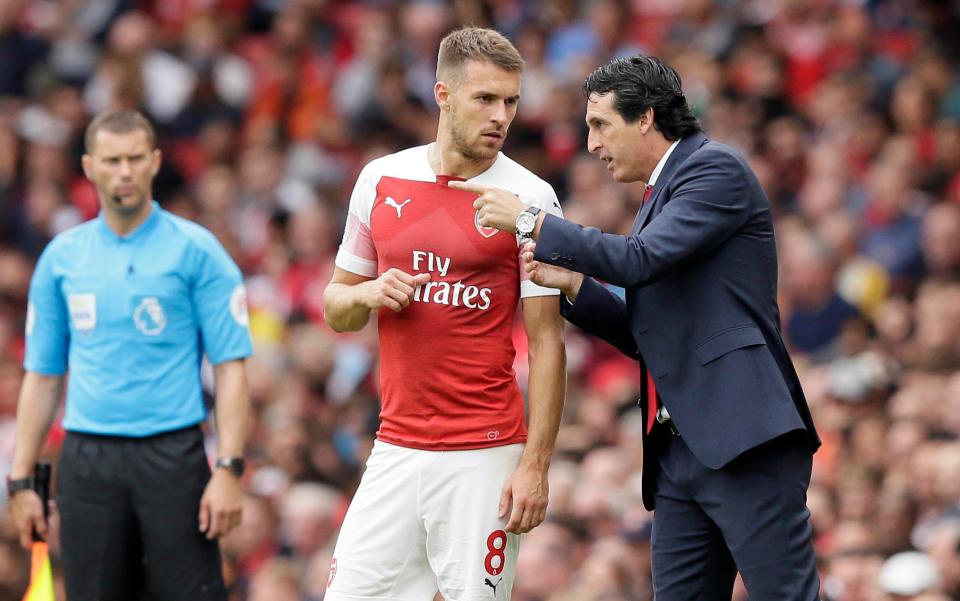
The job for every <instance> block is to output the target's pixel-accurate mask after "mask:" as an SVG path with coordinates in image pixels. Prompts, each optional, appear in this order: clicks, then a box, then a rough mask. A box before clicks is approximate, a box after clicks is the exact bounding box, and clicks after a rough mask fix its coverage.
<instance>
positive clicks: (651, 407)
mask: <svg viewBox="0 0 960 601" xmlns="http://www.w3.org/2000/svg"><path fill="white" fill-rule="evenodd" d="M651 196H653V186H647V188H646V189H645V190H644V191H643V204H644V205H646V204H647V201H648V200H650V197H651ZM644 367H645V368H646V369H645V370H644V371H646V372H647V382H646V386H647V434H649V433H650V430H652V429H653V424H654V422H655V421H656V419H657V384H656V382H654V381H653V374H652V373H650V368H649V367H646V365H644Z"/></svg>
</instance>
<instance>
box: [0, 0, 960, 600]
mask: <svg viewBox="0 0 960 601" xmlns="http://www.w3.org/2000/svg"><path fill="white" fill-rule="evenodd" d="M461 24H476V25H484V26H490V27H494V28H496V29H498V30H500V31H502V32H503V33H505V34H506V35H508V36H509V37H510V38H511V39H512V40H513V41H514V42H515V44H516V45H517V47H518V48H519V50H520V52H521V54H522V55H523V57H524V59H525V60H526V63H527V65H526V70H525V72H524V75H523V89H522V96H523V98H522V101H521V103H520V110H519V115H518V117H517V119H516V121H515V122H514V124H513V126H512V128H511V132H510V135H509V138H508V141H507V146H506V152H507V153H508V154H509V155H511V156H512V157H513V158H515V159H516V160H518V161H519V162H520V163H522V164H524V165H525V166H526V167H528V168H530V169H531V170H533V171H534V172H535V173H537V174H540V175H541V176H542V177H544V178H545V179H546V180H548V181H549V182H550V183H551V184H553V185H554V186H555V188H556V189H557V191H558V194H559V196H560V199H561V201H562V203H563V208H564V212H565V213H566V215H567V216H568V217H569V218H570V219H572V220H574V221H577V222H580V223H585V224H589V225H594V226H597V227H600V228H602V229H604V230H605V231H609V232H618V233H624V232H626V231H628V230H629V228H630V226H631V224H632V221H633V218H634V215H635V213H636V210H637V207H638V206H639V203H640V202H641V199H642V184H641V185H640V186H639V187H632V188H631V187H624V186H621V185H617V184H615V183H614V182H613V181H612V179H611V178H610V177H609V175H608V174H607V173H605V169H604V167H603V165H602V164H601V163H600V161H598V160H597V159H596V158H594V157H591V156H589V155H588V154H586V152H585V140H586V130H585V126H584V123H583V111H584V99H583V96H582V92H581V89H580V87H581V84H582V82H583V78H584V76H585V75H586V74H587V73H588V72H589V71H590V70H591V69H592V68H593V67H595V66H596V65H598V64H600V63H602V62H605V61H606V60H608V59H609V58H611V57H613V56H619V55H626V54H634V53H644V54H653V55H656V56H659V57H662V58H663V59H665V60H666V61H667V62H669V63H671V64H672V65H674V66H675V67H676V68H677V70H678V71H679V72H680V74H681V75H682V77H683V83H684V90H685V93H686V96H687V98H688V100H689V102H690V103H691V105H692V106H693V107H695V110H696V112H697V115H698V117H699V118H700V119H701V120H702V122H703V124H704V126H705V129H706V131H707V133H708V135H709V136H711V137H713V138H714V139H717V140H720V141H723V142H726V143H728V144H731V145H733V146H734V147H736V148H737V149H738V150H739V151H740V152H742V153H743V154H744V155H745V156H746V157H747V158H748V160H749V162H750V164H751V166H752V167H753V169H754V170H755V171H756V173H757V175H758V177H759V178H760V179H761V183H762V184H763V185H764V187H765V189H766V191H767V194H768V196H769V198H770V201H771V206H772V210H773V211H774V214H775V216H776V223H777V236H778V247H779V258H780V268H781V277H780V303H781V309H782V323H783V328H784V332H785V336H786V338H787V340H788V344H789V346H790V348H791V351H792V354H793V357H794V360H795V361H796V363H797V366H798V370H799V372H800V376H801V380H802V382H803V384H804V389H805V391H806V394H807V398H808V401H809V403H810V406H811V409H812V411H813V413H814V417H815V420H816V423H817V426H818V428H819V431H820V434H821V435H822V437H823V438H824V446H823V448H822V449H821V450H820V451H819V452H818V453H817V455H816V457H815V462H814V475H813V482H812V484H811V486H810V491H809V498H808V503H809V507H810V510H811V519H812V523H813V527H814V533H815V547H816V550H817V554H818V558H819V562H820V568H821V574H822V579H823V595H824V598H825V599H828V600H830V601H896V600H903V599H914V600H918V601H919V600H922V601H951V600H953V601H957V600H960V38H958V36H957V32H958V31H960V9H958V8H957V5H956V3H948V2H935V1H933V0H928V1H924V0H742V1H738V0H720V1H712V0H683V1H675V0H582V1H578V0H557V1H549V2H548V1H546V0H487V1H462V0H451V1H449V2H441V1H438V0H413V1H409V2H399V1H391V0H377V1H370V2H346V1H337V0H287V1H279V0H154V1H147V0H144V1H135V0H61V1H53V0H8V1H6V2H2V3H0V471H2V472H3V473H6V472H7V471H9V463H10V459H11V452H12V448H13V427H14V426H13V424H14V419H15V410H16V398H17V392H18V389H19V383H20V379H21V376H22V367H21V361H22V353H23V336H22V332H23V328H24V316H25V310H26V296H27V287H28V283H29V278H30V275H31V270H32V266H33V265H34V262H35V261H36V258H37V256H38V255H39V253H40V251H41V250H42V249H43V247H44V245H45V243H46V242H47V241H49V240H50V238H51V237H52V236H53V235H55V234H56V233H58V232H60V231H62V230H64V229H66V228H68V227H70V226H72V225H74V224H76V223H79V222H81V221H83V220H86V219H89V218H91V217H92V216H94V215H96V213H97V210H98V206H97V198H96V196H95V194H94V191H93V188H92V186H91V185H90V184H89V183H88V182H87V181H86V180H85V178H84V177H83V173H82V172H81V170H80V155H81V154H82V150H83V149H82V137H83V136H82V133H83V129H84V127H85V125H86V123H87V122H88V120H89V119H90V117H91V116H92V115H93V114H95V113H97V112H98V111H101V110H104V109H107V108H118V107H137V108H141V109H143V110H144V111H145V112H146V114H147V115H148V116H149V117H150V118H151V119H152V120H153V121H154V122H155V123H156V124H157V127H158V132H159V134H160V146H161V148H162V150H163V151H164V157H165V162H164V167H163V169H162V170H161V173H160V175H159V176H158V178H157V180H156V189H155V196H156V198H157V200H158V201H159V202H160V204H161V205H162V206H164V207H165V208H168V209H169V210H171V211H174V212H176V213H178V214H181V215H184V216H187V217H189V218H191V219H193V220H196V221H198V222H199V223H201V224H203V225H204V226H206V227H207V228H209V229H210V230H212V231H213V232H214V233H215V234H216V235H217V237H218V238H219V239H220V240H221V242H222V243H223V244H224V246H225V247H226V248H227V249H228V251H229V252H230V254H231V255H232V256H233V258H234V259H235V260H236V262H237V263H238V264H239V265H240V266H241V269H242V270H243V271H244V274H245V277H246V282H247V288H248V294H249V309H250V313H251V330H252V333H253V336H254V341H255V347H256V356H255V357H254V358H253V359H252V360H251V361H250V362H249V376H250V384H251V392H252V396H253V402H254V412H255V417H254V421H253V426H252V428H251V436H250V440H249V444H248V458H249V465H250V467H249V468H248V472H247V475H246V477H245V486H246V487H247V490H248V491H249V494H248V496H247V498H246V500H245V504H244V518H243V524H242V525H241V526H240V527H239V528H238V529H237V530H236V531H235V532H234V533H232V534H231V535H230V536H229V537H227V538H226V539H225V540H223V541H222V548H223V550H224V555H225V566H226V575H227V579H228V582H229V583H230V586H231V588H232V590H233V591H234V598H235V599H238V600H240V599H249V600H251V601H298V600H303V601H319V600H320V599H322V598H323V591H324V588H325V585H326V582H327V577H328V571H329V566H330V559H331V557H330V554H331V551H332V545H333V542H334V541H335V537H336V532H337V528H338V523H339V520H340V519H341V518H342V516H343V513H344V511H345V509H346V506H347V502H348V500H349V498H350V495H351V492H352V491H353V489H354V487H355V486H356V484H357V481H358V478H359V474H360V471H361V469H362V466H363V462H364V459H365V457H366V455H367V453H368V452H369V450H370V448H371V445H372V441H373V433H374V432H375V431H376V427H377V415H378V402H377V386H378V382H377V377H376V374H377V369H378V367H377V365H376V357H377V352H376V344H377V337H376V334H375V329H374V328H375V326H373V325H371V326H369V327H367V328H366V329H365V330H363V331H361V332H358V333H355V334H352V335H335V334H334V333H333V332H332V331H331V330H330V329H329V328H328V327H327V326H326V325H325V323H324V322H323V317H322V291H323V289H324V287H325V285H326V283H327V282H328V280H329V278H330V275H331V273H332V269H333V258H334V255H335V253H336V250H337V246H338V244H339V239H340V235H341V231H342V225H343V222H344V219H345V213H346V206H347V200H348V198H349V194H350V190H351V188H352V185H353V182H354V179H355V176H356V174H357V173H358V172H359V169H360V168H361V167H362V166H363V165H364V164H365V163H366V162H367V161H369V160H371V159H372V158H375V157H378V156H381V155H384V154H387V153H389V152H392V151H394V150H397V149H400V148H402V147H406V146H411V145H417V144H423V143H427V142H429V141H431V140H432V139H433V138H434V136H435V134H436V131H435V123H436V106H435V104H434V101H433V91H432V88H433V83H434V78H435V74H434V68H435V62H436V52H437V47H438V43H439V40H440V38H441V37H442V36H443V35H444V34H445V33H447V32H448V31H449V30H450V29H451V28H453V27H456V26H458V25H461ZM39 318H42V316H40V317H39ZM518 324H519V322H518ZM411 343H412V344H425V343H428V341H411ZM567 344H568V361H569V363H568V366H569V390H568V395H567V401H566V409H565V415H564V422H563V425H562V427H561V431H560V435H559V439H558V443H557V452H556V454H555V457H554V460H553V464H552V467H551V472H550V480H551V481H550V486H551V490H550V507H549V517H548V521H547V522H546V523H544V524H543V525H541V526H540V527H538V528H537V529H536V530H534V531H533V532H532V533H530V534H529V535H525V537H524V540H523V543H522V546H521V552H520V557H519V560H518V565H517V580H516V586H515V590H514V596H513V598H514V599H515V600H517V601H600V600H603V601H621V600H623V601H628V600H640V601H644V600H649V599H651V597H652V595H651V589H650V570H649V538H650V516H649V514H648V513H647V512H646V511H645V510H644V509H643V507H642V504H641V502H640V478H639V470H640V467H641V464H642V456H641V451H640V448H641V446H640V431H641V424H640V417H639V411H638V410H637V408H636V399H637V397H638V394H639V392H638V390H639V377H638V370H637V368H636V366H635V365H634V364H632V363H631V362H630V361H629V360H628V359H626V358H625V357H622V356H619V355H618V353H617V352H616V351H615V350H613V349H612V348H611V347H609V346H606V345H605V344H604V343H601V342H598V341H597V340H596V339H593V338H589V337H587V336H586V335H583V334H581V333H579V332H577V331H575V330H573V329H571V330H570V331H569V332H568V335H567ZM515 346H516V348H517V362H516V371H517V375H518V377H519V378H520V381H521V383H523V382H524V381H525V371H526V349H525V341H524V336H523V328H522V326H520V325H518V327H517V329H516V335H515ZM410 377H416V374H411V376H410ZM208 380H209V378H208ZM705 402H709V400H706V401H705ZM62 434H63V433H62V430H55V431H54V432H53V433H52V434H51V437H50V440H49V442H48V447H47V448H48V454H49V455H50V456H51V457H53V456H55V454H56V450H57V447H58V444H59V442H60V440H61V438H62ZM0 503H2V501H0ZM3 516H4V517H3V518H2V521H0V600H7V599H10V600H15V599H19V598H20V595H21V594H22V591H23V590H24V588H25V585H26V577H27V575H28V569H27V562H28V557H27V555H26V554H25V553H24V552H23V551H22V550H21V549H20V548H19V546H18V545H17V543H16V536H15V531H14V528H13V525H12V520H11V519H10V517H9V515H8V512H3ZM739 591H740V592H738V593H737V596H736V599H739V600H742V599H745V598H746V597H745V593H743V592H742V588H741V589H739Z"/></svg>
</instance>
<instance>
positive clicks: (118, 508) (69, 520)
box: [57, 427, 227, 601]
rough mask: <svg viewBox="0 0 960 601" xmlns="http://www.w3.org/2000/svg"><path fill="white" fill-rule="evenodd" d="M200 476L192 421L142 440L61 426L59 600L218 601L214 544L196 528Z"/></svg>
mask: <svg viewBox="0 0 960 601" xmlns="http://www.w3.org/2000/svg"><path fill="white" fill-rule="evenodd" d="M209 479H210V467H209V465H208V463H207V458H206V455H205V453H204V449H203V434H202V433H201V432H200V429H199V428H197V427H191V428H187V429H183V430H176V431H173V432H166V433H163V434H158V435H156V436H150V437H147V438H127V437H120V436H99V435H91V434H81V433H76V432H69V433H68V434H67V437H66V440H65V441H64V443H63V450H62V452H61V454H60V459H59V462H58V466H57V505H58V507H59V510H60V516H61V527H60V531H61V534H60V538H61V547H62V556H63V573H64V584H65V586H66V592H67V598H68V599H69V600H70V601H74V600H76V601H114V600H115V601H136V600H138V599H144V598H146V599H151V600H152V601H176V600H181V599H182V600H184V601H186V600H188V599H189V600H191V601H194V600H196V601H203V600H208V599H210V600H217V601H225V600H226V598H227V595H226V590H225V588H224V584H223V577H222V574H221V567H220V550H219V546H218V543H217V541H216V540H213V541H208V540H207V539H206V538H205V537H204V536H203V534H201V533H200V532H198V527H199V522H198V515H199V511H200V497H201V496H202V495H203V491H204V488H205V487H206V484H207V482H208V481H209Z"/></svg>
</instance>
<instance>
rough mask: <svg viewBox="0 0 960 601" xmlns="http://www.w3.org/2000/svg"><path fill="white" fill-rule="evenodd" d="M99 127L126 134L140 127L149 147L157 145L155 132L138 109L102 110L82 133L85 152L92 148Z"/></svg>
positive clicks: (114, 132) (152, 147)
mask: <svg viewBox="0 0 960 601" xmlns="http://www.w3.org/2000/svg"><path fill="white" fill-rule="evenodd" d="M101 129H103V130H106V131H108V132H110V133H113V134H127V133H130V132H132V131H136V130H138V129H142V130H143V131H144V132H146V134H147V142H149V144H150V149H151V150H153V149H154V148H156V147H157V132H156V131H154V129H153V125H151V124H150V121H149V120H148V119H147V118H146V117H144V116H143V115H142V114H141V113H140V112H139V111H134V110H129V109H125V110H120V111H104V112H102V113H100V114H99V115H97V116H96V117H94V118H93V121H91V122H90V125H88V126H87V131H86V133H84V135H83V146H84V149H85V150H86V152H87V154H89V153H90V152H91V151H92V150H93V144H94V142H95V141H96V139H97V132H98V131H100V130H101Z"/></svg>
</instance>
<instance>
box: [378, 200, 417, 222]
mask: <svg viewBox="0 0 960 601" xmlns="http://www.w3.org/2000/svg"><path fill="white" fill-rule="evenodd" d="M411 200H413V199H412V198H408V199H406V200H405V201H403V202H401V203H400V204H397V201H395V200H394V199H392V198H390V197H389V196H388V197H387V199H386V200H385V201H383V204H385V205H387V206H388V207H393V208H395V209H396V210H397V219H400V218H401V217H402V215H401V214H400V212H401V211H402V210H403V207H405V206H407V203H408V202H410V201H411Z"/></svg>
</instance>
